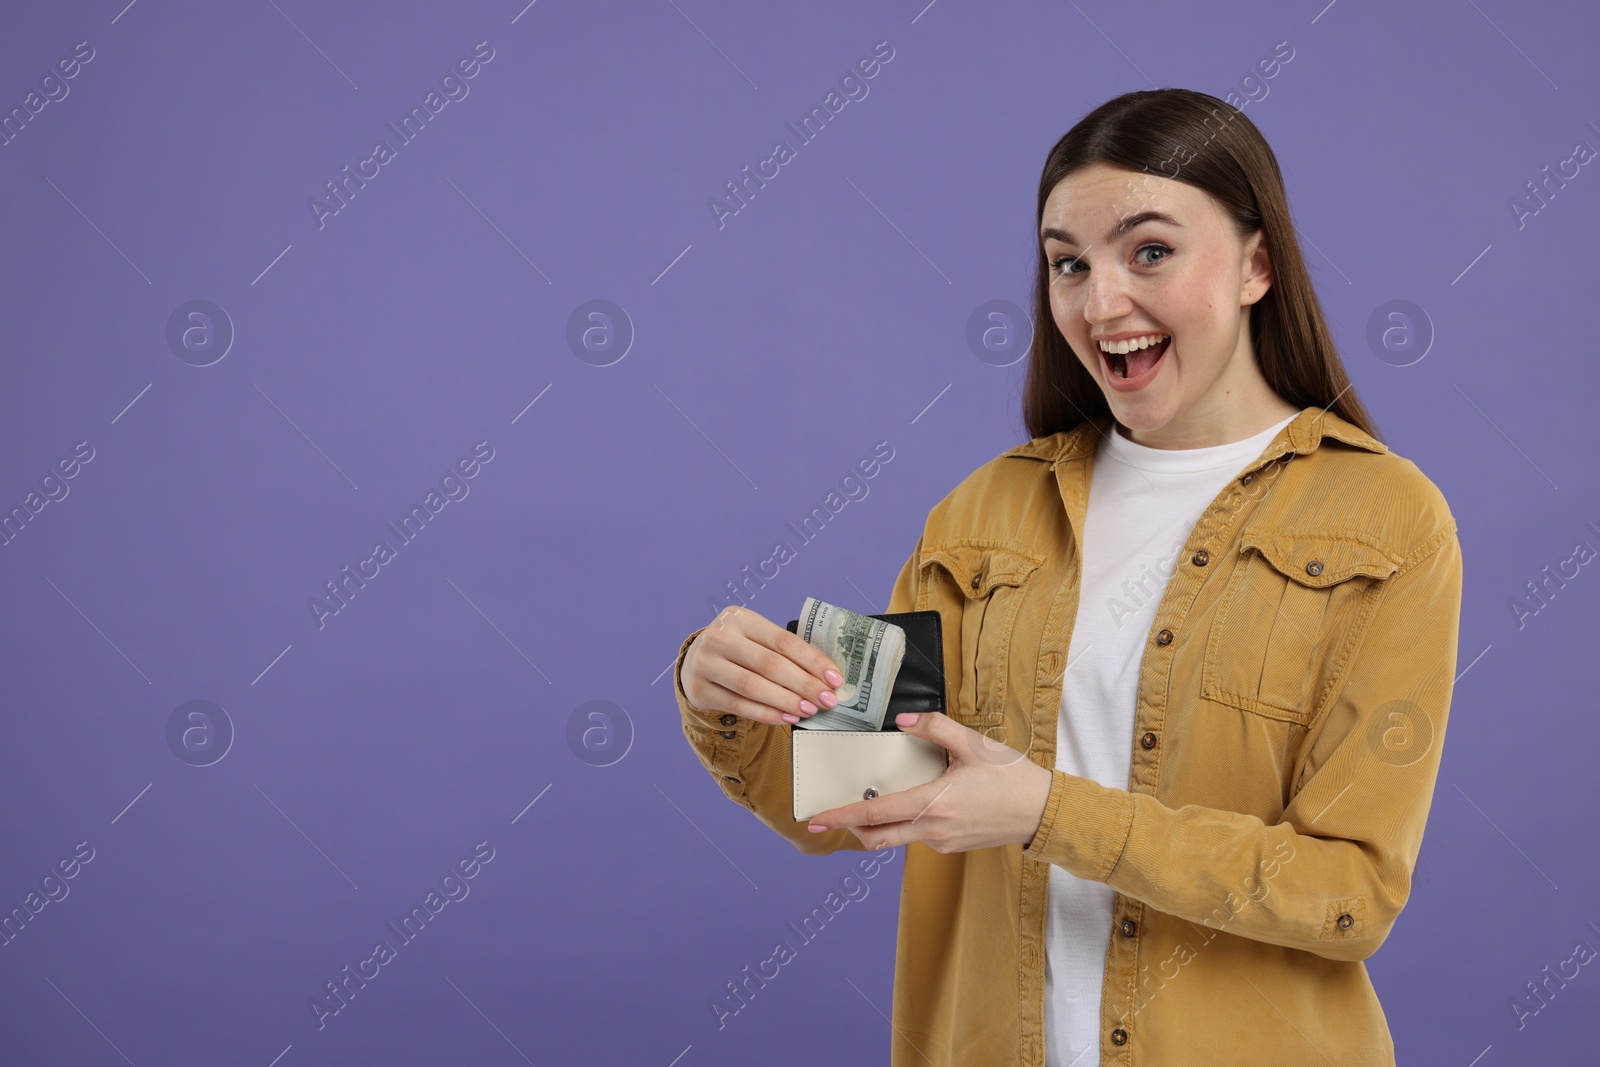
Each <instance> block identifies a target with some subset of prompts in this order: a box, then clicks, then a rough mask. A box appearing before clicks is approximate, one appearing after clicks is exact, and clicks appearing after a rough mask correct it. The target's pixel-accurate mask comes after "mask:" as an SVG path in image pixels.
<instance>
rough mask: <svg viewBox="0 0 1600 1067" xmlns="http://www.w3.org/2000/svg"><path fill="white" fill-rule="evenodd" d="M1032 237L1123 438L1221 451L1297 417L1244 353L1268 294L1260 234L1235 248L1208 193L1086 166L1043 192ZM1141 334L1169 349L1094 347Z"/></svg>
mask: <svg viewBox="0 0 1600 1067" xmlns="http://www.w3.org/2000/svg"><path fill="white" fill-rule="evenodd" d="M1040 236H1041V239H1042V240H1043V242H1044V254H1045V259H1046V261H1047V263H1048V264H1049V276H1048V277H1049V287H1050V311H1051V315H1052V317H1053V318H1054V319H1055V323H1056V327H1057V328H1058V329H1059V330H1060V331H1061V335H1062V336H1063V337H1064V338H1066V340H1067V343H1068V344H1069V345H1071V346H1072V351H1073V352H1074V353H1075V354H1076V355H1077V357H1078V360H1079V362H1081V363H1082V364H1083V365H1084V367H1085V368H1086V369H1087V370H1088V371H1089V373H1090V374H1091V375H1093V376H1094V379H1095V381H1096V382H1097V383H1098V384H1099V386H1100V390H1101V392H1103V393H1104V394H1105V397H1106V402H1107V403H1108V405H1109V406H1110V408H1111V412H1112V414H1113V415H1115V416H1116V419H1117V421H1118V422H1120V423H1121V424H1122V425H1123V426H1125V427H1127V428H1128V430H1129V431H1130V434H1129V436H1131V437H1132V438H1133V440H1135V441H1137V442H1138V443H1140V444H1146V445H1150V446H1151V447H1155V448H1201V447H1205V446H1208V445H1213V444H1224V443H1227V442H1229V441H1235V440H1240V439H1242V438H1244V437H1248V436H1250V435H1251V434H1253V433H1256V432H1259V431H1260V430H1261V429H1264V428H1265V427H1266V426H1270V425H1271V424H1272V423H1273V422H1276V421H1278V419H1280V418H1282V417H1283V416H1284V414H1287V413H1288V412H1291V411H1293V410H1295V409H1294V408H1293V407H1292V406H1291V405H1289V404H1287V403H1286V402H1285V401H1284V400H1282V398H1280V397H1278V396H1277V394H1276V393H1274V392H1273V391H1272V389H1271V387H1270V386H1268V385H1267V383H1266V380H1265V379H1264V378H1263V377H1262V376H1261V371H1260V368H1259V367H1258V366H1257V364H1256V358H1255V352H1254V351H1253V348H1252V346H1251V343H1250V331H1249V318H1248V316H1249V311H1248V308H1249V305H1251V304H1253V303H1255V302H1256V301H1257V300H1260V299H1261V297H1262V296H1263V295H1264V294H1265V293H1266V291H1267V289H1268V288H1269V287H1270V285H1271V271H1270V264H1269V263H1268V261H1267V253H1266V248H1265V245H1264V243H1263V241H1262V234H1261V233H1260V232H1257V233H1255V234H1252V235H1251V236H1250V238H1249V239H1248V240H1246V241H1240V240H1239V239H1238V238H1237V237H1235V236H1234V234H1233V230H1232V226H1231V223H1230V220H1229V219H1228V217H1227V215H1226V214H1225V213H1224V212H1223V210H1222V208H1221V207H1220V205H1218V204H1217V202H1216V201H1215V200H1213V199H1212V198H1211V197H1210V195H1209V194H1207V193H1205V192H1204V191H1202V190H1200V189H1198V188H1196V187H1194V186H1192V185H1188V184H1185V183H1183V182H1178V181H1173V180H1170V179H1167V178H1163V177H1161V176H1159V175H1155V174H1146V173H1141V172H1139V171H1133V170H1126V169H1123V168H1121V167H1113V166H1109V165H1107V164H1103V163H1097V164H1094V165H1092V166H1089V167H1085V168H1084V169H1082V170H1080V171H1077V172H1076V173H1074V174H1072V175H1070V176H1068V177H1066V178H1064V179H1062V180H1061V181H1060V182H1059V183H1058V184H1057V185H1056V187H1055V188H1054V189H1053V190H1051V192H1050V195H1049V197H1048V198H1047V199H1046V201H1045V207H1044V216H1043V219H1042V221H1041V223H1040ZM1148 337H1164V338H1167V340H1165V341H1162V342H1161V343H1159V344H1156V345H1153V346H1151V347H1149V348H1148V350H1147V351H1144V352H1142V353H1139V352H1131V353H1129V354H1128V356H1127V357H1126V358H1122V357H1118V356H1114V355H1107V354H1102V351H1101V346H1100V341H1101V340H1102V339H1106V340H1111V341H1126V340H1130V339H1134V338H1148ZM1152 360H1154V363H1153V364H1152V362H1151V361H1152ZM1121 364H1126V369H1127V370H1128V371H1129V372H1130V374H1131V376H1130V377H1127V378H1124V377H1121V376H1120V374H1119V373H1118V372H1119V371H1121V370H1122V369H1123V367H1122V366H1121ZM1114 365H1117V366H1114ZM1268 415H1270V416H1271V417H1270V418H1268V417H1267V416H1268Z"/></svg>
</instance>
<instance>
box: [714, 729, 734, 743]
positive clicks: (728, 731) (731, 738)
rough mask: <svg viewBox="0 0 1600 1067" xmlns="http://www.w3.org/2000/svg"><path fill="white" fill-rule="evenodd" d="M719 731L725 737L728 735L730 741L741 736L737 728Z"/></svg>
mask: <svg viewBox="0 0 1600 1067" xmlns="http://www.w3.org/2000/svg"><path fill="white" fill-rule="evenodd" d="M718 732H719V733H721V734H722V736H723V737H726V738H727V739H728V740H729V741H732V740H733V739H734V738H735V737H738V736H739V731H737V730H721V731H718Z"/></svg>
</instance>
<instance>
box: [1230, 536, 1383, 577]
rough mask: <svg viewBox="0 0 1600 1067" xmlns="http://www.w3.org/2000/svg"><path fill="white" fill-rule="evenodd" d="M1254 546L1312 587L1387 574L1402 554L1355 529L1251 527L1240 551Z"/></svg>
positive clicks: (1277, 567)
mask: <svg viewBox="0 0 1600 1067" xmlns="http://www.w3.org/2000/svg"><path fill="white" fill-rule="evenodd" d="M1252 548H1253V549H1255V550H1256V551H1257V552H1259V553H1260V554H1261V557H1262V558H1263V559H1265V560H1266V561H1267V562H1268V563H1270V564H1272V567H1273V569H1274V570H1276V571H1277V572H1278V573H1280V574H1282V575H1283V576H1284V577H1286V578H1288V579H1290V580H1291V581H1294V582H1296V583H1298V584H1300V585H1303V586H1306V587H1307V588H1311V589H1326V588H1327V587H1328V586H1330V585H1336V584H1338V583H1339V582H1342V581H1344V580H1345V579H1347V578H1353V577H1355V576H1356V575H1358V574H1364V575H1366V576H1367V577H1368V578H1387V577H1389V576H1390V575H1391V574H1393V573H1394V572H1395V571H1396V570H1397V569H1399V566H1400V559H1399V557H1397V556H1395V555H1393V554H1391V553H1390V552H1388V551H1387V550H1385V549H1383V548H1380V547H1378V546H1377V545H1375V544H1373V543H1371V542H1370V541H1368V540H1365V539H1364V537H1363V535H1362V534H1361V533H1360V532H1359V531H1356V530H1350V529H1343V528H1341V529H1328V530H1316V529H1305V528H1291V529H1279V530H1270V529H1260V528H1249V529H1245V530H1243V531H1241V533H1240V535H1239V551H1240V552H1245V551H1247V550H1249V549H1252Z"/></svg>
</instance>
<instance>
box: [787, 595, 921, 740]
mask: <svg viewBox="0 0 1600 1067" xmlns="http://www.w3.org/2000/svg"><path fill="white" fill-rule="evenodd" d="M795 632H796V633H797V634H799V636H800V639H801V640H802V641H804V642H806V644H808V645H810V646H811V647H812V648H815V649H816V650H817V651H819V652H822V653H824V654H825V655H827V656H828V657H829V658H830V659H832V660H833V662H835V663H837V664H838V665H839V671H840V673H841V674H843V675H844V683H843V684H842V685H839V686H836V687H835V688H834V695H835V696H837V697H838V698H839V702H838V703H837V704H835V705H834V706H833V707H831V708H821V709H819V710H818V711H817V713H816V714H815V715H812V716H811V717H809V718H803V719H801V720H800V721H799V722H798V723H797V724H796V725H797V726H800V727H803V728H805V729H807V730H881V729H883V717H884V713H885V712H886V711H887V710H888V708H889V694H890V692H891V691H892V690H893V689H894V679H895V676H896V675H897V674H899V673H900V661H901V660H903V659H904V658H905V654H906V632H905V631H904V630H902V629H901V628H900V627H898V626H896V625H895V624H894V623H892V622H884V621H883V620H882V619H874V618H872V617H871V616H870V615H858V614H856V613H855V612H853V611H849V610H847V609H845V608H841V607H837V606H835V605H833V604H825V603H823V602H822V601H820V600H817V599H816V598H815V597H806V602H805V605H804V606H803V607H802V608H801V609H800V622H799V625H798V626H796V628H795Z"/></svg>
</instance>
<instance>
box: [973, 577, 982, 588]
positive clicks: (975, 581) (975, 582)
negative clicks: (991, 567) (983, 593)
mask: <svg viewBox="0 0 1600 1067" xmlns="http://www.w3.org/2000/svg"><path fill="white" fill-rule="evenodd" d="M982 581H983V575H981V574H974V575H973V576H972V588H974V589H976V588H978V586H979V584H980V583H982Z"/></svg>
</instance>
